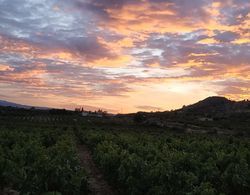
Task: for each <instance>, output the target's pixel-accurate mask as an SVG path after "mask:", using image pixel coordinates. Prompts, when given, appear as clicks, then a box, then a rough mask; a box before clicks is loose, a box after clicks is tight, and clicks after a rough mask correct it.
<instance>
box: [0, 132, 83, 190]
mask: <svg viewBox="0 0 250 195" xmlns="http://www.w3.org/2000/svg"><path fill="white" fill-rule="evenodd" d="M0 143H1V145H0V188H1V189H4V188H10V189H14V190H16V191H18V192H20V194H42V193H45V192H60V193H62V194H85V193H86V192H87V190H88V188H87V176H86V173H85V170H84V169H83V168H82V167H81V166H80V163H79V159H78V155H77V153H76V145H75V140H74V136H73V134H72V133H71V132H70V131H63V130H62V129H56V128H52V127H51V128H34V127H33V128H32V129H27V128H14V129H13V128H11V129H8V128H1V129H0Z"/></svg>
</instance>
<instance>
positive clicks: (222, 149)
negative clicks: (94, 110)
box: [0, 110, 250, 195]
mask: <svg viewBox="0 0 250 195" xmlns="http://www.w3.org/2000/svg"><path fill="white" fill-rule="evenodd" d="M103 120H104V119H103ZM0 143H1V145H0V188H1V190H2V193H4V191H8V190H13V191H14V192H15V193H16V194H49V193H50V194H51V193H52V192H53V193H54V194H95V193H94V192H95V189H93V188H97V187H98V181H99V180H98V178H95V177H97V176H96V175H95V174H94V173H93V171H91V170H89V169H90V168H89V167H91V166H92V168H93V166H95V167H94V169H98V171H100V174H102V177H103V180H105V181H106V182H107V183H108V185H110V186H111V188H112V193H114V194H115V193H117V194H118V193H119V194H152V195H153V194H190V195H191V194H197V195H198V194H232V195H235V194H243V195H244V194H250V193H249V192H250V167H249V166H250V141H249V138H247V137H235V136H226V135H220V136H219V135H209V134H206V135H204V134H185V133H175V132H173V131H169V130H168V129H159V128H153V127H147V128H145V127H144V126H141V127H140V126H139V125H137V126H136V125H135V126H128V125H126V124H113V125H112V124H111V123H109V124H104V123H102V122H100V120H96V119H95V118H83V117H81V116H79V115H77V114H76V113H74V112H63V111H62V112H49V113H48V111H39V112H38V111H26V110H11V111H9V110H8V111H6V110H5V111H4V112H2V114H1V117H0ZM79 147H86V148H87V150H88V151H87V152H89V153H88V154H89V155H90V156H91V158H92V160H93V162H92V161H91V163H94V165H91V166H88V162H87V163H84V162H82V159H81V155H82V154H81V151H80V150H79V149H78V148H79ZM85 152H86V151H85ZM93 179H97V184H96V185H97V186H95V185H93V182H91V181H92V180H93ZM101 194H104V193H101Z"/></svg>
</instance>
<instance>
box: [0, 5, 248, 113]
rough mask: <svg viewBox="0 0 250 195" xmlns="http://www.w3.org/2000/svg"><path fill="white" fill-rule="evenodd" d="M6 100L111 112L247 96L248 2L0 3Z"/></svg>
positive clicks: (1, 95)
mask: <svg viewBox="0 0 250 195" xmlns="http://www.w3.org/2000/svg"><path fill="white" fill-rule="evenodd" d="M0 7H1V10H0V99H2V100H7V101H12V102H17V103H21V104H26V105H34V106H46V107H55V108H67V109H74V108H75V107H79V106H83V107H85V108H86V109H92V110H93V109H98V108H101V109H105V110H108V111H110V112H113V113H118V112H119V113H128V112H136V111H157V110H159V111H162V110H171V109H176V108H180V107H182V106H183V105H188V104H191V103H195V102H197V101H199V100H201V99H204V98H206V97H208V96H217V95H218V96H225V97H227V98H230V99H233V100H243V99H250V30H249V29H250V11H249V10H250V2H249V1H248V0H225V1H219V0H213V1H212V0H190V1H185V0H178V1H174V0H138V1H132V0H71V1H70V0H50V1H49V0H39V1H38V0H22V1H20V0H11V1H8V0H0Z"/></svg>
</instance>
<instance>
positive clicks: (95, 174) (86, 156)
mask: <svg viewBox="0 0 250 195" xmlns="http://www.w3.org/2000/svg"><path fill="white" fill-rule="evenodd" d="M77 149H78V153H79V157H80V160H81V163H82V166H83V167H84V168H85V170H86V171H87V173H88V175H89V181H88V183H89V187H90V191H91V194H96V195H114V194H115V192H114V190H113V189H112V188H111V187H110V186H109V185H108V183H107V182H106V181H105V180H104V178H103V175H102V173H101V172H100V170H99V169H98V168H97V167H96V166H95V164H94V162H93V160H92V157H91V154H90V151H89V149H88V148H87V147H86V146H85V145H79V146H78V147H77Z"/></svg>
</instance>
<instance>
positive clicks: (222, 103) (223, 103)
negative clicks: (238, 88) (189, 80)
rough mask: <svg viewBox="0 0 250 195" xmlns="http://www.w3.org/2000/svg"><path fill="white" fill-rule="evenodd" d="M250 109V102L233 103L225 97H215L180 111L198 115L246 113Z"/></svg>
mask: <svg viewBox="0 0 250 195" xmlns="http://www.w3.org/2000/svg"><path fill="white" fill-rule="evenodd" d="M249 109H250V101H238V102H237V101H232V100H229V99H227V98H225V97H219V96H213V97H208V98H206V99H204V100H201V101H199V102H197V103H195V104H192V105H189V106H184V107H183V108H182V109H179V110H178V111H182V112H192V113H196V114H204V113H220V112H222V113H232V112H244V111H246V110H249Z"/></svg>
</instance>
